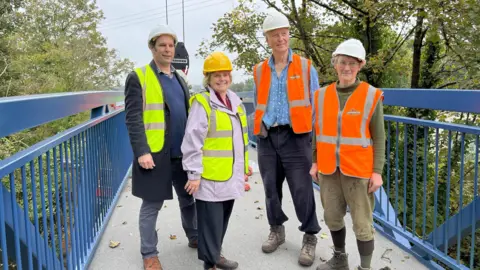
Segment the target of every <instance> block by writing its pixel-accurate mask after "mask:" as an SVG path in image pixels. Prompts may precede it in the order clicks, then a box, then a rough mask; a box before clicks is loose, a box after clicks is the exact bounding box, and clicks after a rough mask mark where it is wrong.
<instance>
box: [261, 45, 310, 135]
mask: <svg viewBox="0 0 480 270" xmlns="http://www.w3.org/2000/svg"><path fill="white" fill-rule="evenodd" d="M310 69H311V62H310V60H308V59H306V58H304V57H301V56H299V55H297V54H293V55H292V62H291V63H290V64H289V65H288V71H287V97H288V106H289V114H290V123H291V125H292V129H293V131H294V132H295V133H308V132H311V130H312V121H311V118H312V105H311V103H310ZM253 76H254V82H255V85H256V91H257V100H256V101H257V106H256V108H255V118H254V127H253V134H255V135H259V134H260V130H261V126H262V120H263V117H264V115H265V112H266V110H267V103H268V100H269V95H270V85H271V80H272V70H271V68H270V66H269V65H268V59H267V60H265V61H263V62H261V63H259V64H257V65H255V67H254V69H253Z"/></svg>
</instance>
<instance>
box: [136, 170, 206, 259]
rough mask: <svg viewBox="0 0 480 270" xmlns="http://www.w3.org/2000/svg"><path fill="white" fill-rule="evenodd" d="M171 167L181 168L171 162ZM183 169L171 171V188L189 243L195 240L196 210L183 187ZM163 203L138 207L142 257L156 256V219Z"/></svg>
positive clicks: (196, 235) (143, 204) (184, 181)
mask: <svg viewBox="0 0 480 270" xmlns="http://www.w3.org/2000/svg"><path fill="white" fill-rule="evenodd" d="M172 166H181V162H172ZM182 172H183V169H181V168H180V169H179V168H174V169H173V175H172V177H173V187H174V188H175V192H176V193H177V197H178V202H179V205H180V215H181V218H182V227H183V230H184V231H185V234H186V236H187V238H188V240H189V241H193V240H197V238H198V231H197V210H196V207H195V200H194V198H193V197H192V196H191V195H189V194H188V193H187V192H186V191H185V189H184V187H185V184H186V181H187V175H186V174H185V173H183V174H182ZM163 202H164V201H158V202H150V201H146V200H143V201H142V206H141V207H140V216H139V228H140V242H141V243H140V244H141V246H140V252H141V254H142V257H143V258H144V259H145V258H149V257H153V256H156V255H157V254H158V250H157V244H158V237H157V230H156V226H157V217H158V212H159V211H160V210H161V209H162V206H163Z"/></svg>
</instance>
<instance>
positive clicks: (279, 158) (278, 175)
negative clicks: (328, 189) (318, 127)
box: [258, 126, 321, 234]
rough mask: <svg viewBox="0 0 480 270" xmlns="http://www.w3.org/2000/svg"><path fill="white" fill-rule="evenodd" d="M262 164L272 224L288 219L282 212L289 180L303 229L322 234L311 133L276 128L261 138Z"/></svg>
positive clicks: (268, 211)
mask: <svg viewBox="0 0 480 270" xmlns="http://www.w3.org/2000/svg"><path fill="white" fill-rule="evenodd" d="M258 164H259V168H260V174H261V176H262V180H263V185H264V188H265V197H266V198H265V201H266V207H267V217H268V223H269V224H270V225H282V224H283V223H284V222H285V221H287V220H288V217H287V216H286V215H285V213H284V212H283V210H282V197H283V191H282V187H283V182H284V180H285V178H287V183H288V187H289V189H290V193H291V195H292V199H293V204H294V206H295V212H296V214H297V218H298V220H299V221H300V222H301V223H302V224H301V226H300V228H299V230H300V231H302V232H305V233H310V234H316V233H318V232H319V231H320V229H321V228H320V225H319V224H318V220H317V215H316V209H315V198H314V193H313V187H312V177H311V176H310V168H311V166H312V147H311V134H310V133H307V134H295V133H294V132H293V130H292V129H291V128H290V126H278V127H272V128H270V129H269V131H268V136H267V137H266V138H264V139H262V138H259V139H258Z"/></svg>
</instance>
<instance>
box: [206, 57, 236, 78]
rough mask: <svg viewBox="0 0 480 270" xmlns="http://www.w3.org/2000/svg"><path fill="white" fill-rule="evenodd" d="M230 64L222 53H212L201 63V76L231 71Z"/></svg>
mask: <svg viewBox="0 0 480 270" xmlns="http://www.w3.org/2000/svg"><path fill="white" fill-rule="evenodd" d="M232 69H233V68H232V62H230V59H228V56H226V55H225V54H224V53H222V52H213V53H211V54H210V55H208V56H207V58H206V59H205V62H203V75H205V74H207V73H209V72H215V71H232Z"/></svg>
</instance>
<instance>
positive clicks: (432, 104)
mask: <svg viewBox="0 0 480 270" xmlns="http://www.w3.org/2000/svg"><path fill="white" fill-rule="evenodd" d="M384 92H385V99H384V104H385V105H386V109H387V110H388V109H390V110H391V111H395V109H393V108H396V110H397V111H398V110H402V111H408V110H409V109H408V108H412V109H416V110H410V112H411V114H413V115H415V114H421V113H425V111H423V112H422V110H431V111H435V112H436V113H438V114H439V115H437V119H435V120H423V119H417V118H409V117H404V116H396V115H385V129H386V134H387V138H386V142H385V145H386V165H385V170H384V173H383V180H384V185H383V187H382V188H381V189H380V190H379V191H377V192H376V193H375V199H376V200H375V201H376V207H375V212H374V218H375V227H376V229H377V231H379V232H381V233H382V234H383V235H385V236H386V237H387V238H389V239H390V240H391V241H393V242H395V243H396V244H398V245H399V246H400V247H401V248H403V249H405V250H407V251H409V252H411V253H412V254H413V255H415V256H416V257H417V258H418V259H420V260H421V261H422V262H424V263H425V264H426V265H427V266H428V267H429V268H434V269H443V268H447V269H479V268H480V243H479V241H478V239H480V230H479V229H478V228H480V199H479V196H478V193H479V189H478V181H479V175H478V165H479V161H478V155H479V136H480V128H479V127H477V125H476V124H475V119H476V115H477V114H478V113H480V91H471V90H430V89H384ZM242 97H243V98H244V99H245V100H246V99H247V98H252V97H253V93H252V92H244V93H242ZM246 102H249V103H251V100H250V101H246ZM454 112H455V113H457V116H458V114H461V113H463V119H464V122H465V119H469V122H468V123H463V124H455V123H449V122H448V121H446V120H447V119H446V120H444V121H441V120H440V119H442V118H449V117H450V118H455V117H454V115H453V113H454ZM442 115H443V117H442ZM248 119H249V127H251V126H252V123H253V115H252V114H250V115H249V117H248ZM249 131H250V133H249V136H250V142H251V144H252V145H253V146H256V138H255V136H253V133H252V132H251V128H250V130H249ZM314 186H315V187H316V188H320V187H318V185H316V184H314Z"/></svg>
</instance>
